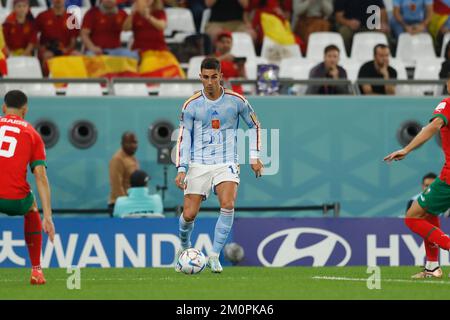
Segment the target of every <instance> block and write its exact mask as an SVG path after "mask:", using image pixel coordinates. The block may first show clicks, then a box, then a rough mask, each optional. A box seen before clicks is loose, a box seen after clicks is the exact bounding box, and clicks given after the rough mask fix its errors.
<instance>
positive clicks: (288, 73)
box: [279, 58, 317, 94]
mask: <svg viewBox="0 0 450 320" xmlns="http://www.w3.org/2000/svg"><path fill="white" fill-rule="evenodd" d="M316 65H317V61H312V60H309V59H303V58H300V59H299V58H289V59H283V60H282V61H281V64H280V74H279V76H280V78H291V79H295V80H305V79H308V78H309V72H310V71H311V69H312V68H313V67H314V66H316ZM307 88H308V86H307V85H295V86H293V91H294V92H295V93H297V94H305V92H306V89H307Z"/></svg>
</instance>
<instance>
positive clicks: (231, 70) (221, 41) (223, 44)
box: [215, 31, 247, 94]
mask: <svg viewBox="0 0 450 320" xmlns="http://www.w3.org/2000/svg"><path fill="white" fill-rule="evenodd" d="M232 48H233V37H232V35H231V33H230V32H227V31H225V32H222V33H221V34H219V35H218V36H217V41H216V52H215V57H216V58H217V59H218V60H219V61H220V67H221V69H222V74H223V79H224V80H225V81H227V80H229V79H231V78H244V79H245V78H247V74H246V72H245V60H246V59H245V57H235V56H234V55H232V54H231V49H232ZM232 89H233V91H235V92H237V93H240V94H243V91H242V86H240V85H233V86H232Z"/></svg>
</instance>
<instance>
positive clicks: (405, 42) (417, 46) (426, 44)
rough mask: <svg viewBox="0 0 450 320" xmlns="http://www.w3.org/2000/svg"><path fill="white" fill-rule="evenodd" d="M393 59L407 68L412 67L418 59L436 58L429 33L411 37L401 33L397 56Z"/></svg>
mask: <svg viewBox="0 0 450 320" xmlns="http://www.w3.org/2000/svg"><path fill="white" fill-rule="evenodd" d="M395 58H396V59H397V60H398V59H400V60H402V62H403V63H404V64H405V65H406V66H407V67H413V66H414V65H415V63H416V61H417V60H419V59H424V58H427V59H433V58H436V53H435V52H434V47H433V39H432V38H431V35H430V34H429V33H419V34H415V35H411V34H409V33H406V32H405V33H401V34H400V36H399V37H398V44H397V54H396V56H395Z"/></svg>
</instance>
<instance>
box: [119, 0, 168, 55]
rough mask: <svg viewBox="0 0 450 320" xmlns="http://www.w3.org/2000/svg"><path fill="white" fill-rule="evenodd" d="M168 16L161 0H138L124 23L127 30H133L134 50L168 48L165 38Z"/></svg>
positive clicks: (161, 49)
mask: <svg viewBox="0 0 450 320" xmlns="http://www.w3.org/2000/svg"><path fill="white" fill-rule="evenodd" d="M166 27H167V17H166V13H165V12H164V7H163V4H162V1H161V0H144V1H136V2H135V3H134V5H133V9H132V13H131V14H130V15H129V16H128V17H127V19H126V20H125V23H124V25H123V29H124V30H125V31H128V30H132V31H133V37H134V41H133V46H132V49H133V50H138V51H139V52H140V53H142V52H144V51H147V50H160V51H163V50H168V48H167V45H166V40H165V38H164V29H165V28H166Z"/></svg>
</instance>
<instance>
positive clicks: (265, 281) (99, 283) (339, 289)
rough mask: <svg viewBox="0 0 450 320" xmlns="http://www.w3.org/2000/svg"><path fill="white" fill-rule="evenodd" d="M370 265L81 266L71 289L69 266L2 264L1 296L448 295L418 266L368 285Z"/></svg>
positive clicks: (449, 282) (391, 270)
mask: <svg viewBox="0 0 450 320" xmlns="http://www.w3.org/2000/svg"><path fill="white" fill-rule="evenodd" d="M366 270H367V268H366V267H323V268H310V267H290V268H259V267H228V268H224V272H223V273H222V274H213V273H211V272H210V270H209V269H206V270H205V271H203V272H202V273H201V274H198V275H194V276H188V275H184V274H179V273H176V272H175V271H173V269H158V268H124V269H114V268H112V269H99V268H85V269H81V289H80V290H68V289H67V277H68V276H70V275H68V274H67V273H66V270H65V269H46V270H45V276H46V278H47V284H46V285H44V286H39V287H35V286H31V285H29V284H28V281H29V270H28V269H0V300H3V299H173V300H178V299H194V300H197V299H218V300H220V299H230V300H234V299H449V298H450V295H449V293H450V278H448V272H449V271H450V269H449V268H445V267H444V277H443V278H442V279H440V280H439V279H423V280H412V279H410V276H411V275H412V274H414V273H416V272H418V271H419V268H416V267H382V268H381V289H380V290H376V289H373V290H369V289H368V288H367V278H368V277H369V276H370V274H367V273H366Z"/></svg>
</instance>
